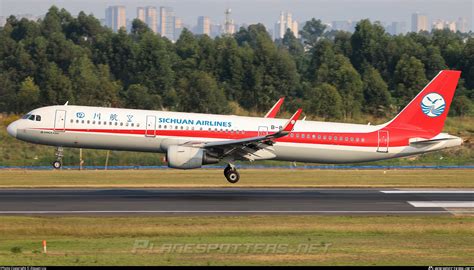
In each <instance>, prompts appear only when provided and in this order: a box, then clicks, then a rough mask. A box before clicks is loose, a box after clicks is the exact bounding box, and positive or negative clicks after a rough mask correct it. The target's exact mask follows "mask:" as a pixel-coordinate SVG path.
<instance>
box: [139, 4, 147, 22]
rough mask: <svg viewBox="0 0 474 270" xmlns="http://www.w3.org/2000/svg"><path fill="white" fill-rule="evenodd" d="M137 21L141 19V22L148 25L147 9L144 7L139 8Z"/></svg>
mask: <svg viewBox="0 0 474 270" xmlns="http://www.w3.org/2000/svg"><path fill="white" fill-rule="evenodd" d="M137 19H139V20H140V21H142V22H144V23H146V17H145V8H144V7H137Z"/></svg>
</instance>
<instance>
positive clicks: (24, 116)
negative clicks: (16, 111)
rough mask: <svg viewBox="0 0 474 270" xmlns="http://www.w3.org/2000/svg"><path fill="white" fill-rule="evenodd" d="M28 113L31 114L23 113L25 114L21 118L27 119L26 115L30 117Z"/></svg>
mask: <svg viewBox="0 0 474 270" xmlns="http://www.w3.org/2000/svg"><path fill="white" fill-rule="evenodd" d="M30 115H31V114H29V113H28V114H25V115H23V116H22V117H21V119H28V117H30Z"/></svg>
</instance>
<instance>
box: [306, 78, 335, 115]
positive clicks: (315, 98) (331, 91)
mask: <svg viewBox="0 0 474 270" xmlns="http://www.w3.org/2000/svg"><path fill="white" fill-rule="evenodd" d="M307 99H308V100H309V102H307V106H306V110H307V111H308V112H309V113H313V114H316V115H318V116H321V117H323V118H326V119H340V118H341V117H342V111H343V105H342V98H341V95H339V92H338V91H337V89H336V88H335V87H334V86H332V85H330V84H328V83H323V84H321V85H319V86H316V87H314V88H312V89H310V90H309V95H308V97H307Z"/></svg>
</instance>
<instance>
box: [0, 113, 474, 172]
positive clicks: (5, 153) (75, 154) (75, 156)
mask: <svg viewBox="0 0 474 270" xmlns="http://www.w3.org/2000/svg"><path fill="white" fill-rule="evenodd" d="M16 118H17V117H15V116H10V117H5V116H2V115H0V166H2V165H3V166H49V165H50V164H51V162H52V161H53V160H54V151H55V150H54V147H49V146H42V145H35V144H30V143H26V142H22V141H19V140H17V139H15V138H12V137H11V136H9V135H8V134H7V132H6V126H7V125H8V124H9V123H10V122H12V121H13V120H15V119H16ZM369 120H370V121H371V122H372V123H379V122H380V123H382V122H385V120H381V119H378V120H376V119H369ZM369 120H368V121H369ZM368 121H362V120H360V121H358V122H359V123H367V122H368ZM348 122H354V121H348ZM445 132H449V133H451V134H453V135H456V136H460V137H462V138H463V139H465V140H467V142H466V143H465V144H464V145H463V146H461V147H457V148H452V149H448V150H445V151H440V152H434V153H428V154H423V155H419V156H414V157H409V158H400V159H391V160H384V161H378V162H369V163H360V164H361V165H466V164H474V145H473V143H472V141H473V138H474V136H473V134H474V117H449V118H448V119H447V121H446V125H445ZM64 154H65V156H64V164H65V165H71V166H78V165H79V149H69V148H67V149H65V151H64ZM162 158H163V155H161V154H154V153H137V152H123V151H111V152H110V158H109V165H111V166H113V165H142V166H146V165H155V166H156V165H164V163H163V162H162ZM83 159H84V161H85V163H84V165H86V166H87V165H89V166H103V165H104V164H105V159H106V151H105V150H90V149H84V151H83ZM258 164H266V165H290V163H289V162H280V161H261V162H259V163H258Z"/></svg>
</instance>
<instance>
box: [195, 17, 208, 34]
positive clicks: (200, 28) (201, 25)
mask: <svg viewBox="0 0 474 270" xmlns="http://www.w3.org/2000/svg"><path fill="white" fill-rule="evenodd" d="M196 34H198V35H208V36H211V20H210V19H209V17H206V16H199V17H198V22H197V28H196Z"/></svg>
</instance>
